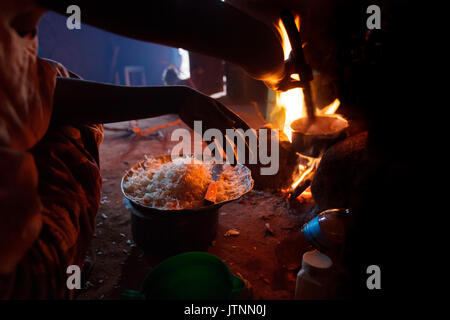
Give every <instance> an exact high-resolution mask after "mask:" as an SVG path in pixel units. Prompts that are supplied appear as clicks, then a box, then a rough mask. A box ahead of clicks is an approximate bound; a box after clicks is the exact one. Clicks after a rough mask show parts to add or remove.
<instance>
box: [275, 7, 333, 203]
mask: <svg viewBox="0 0 450 320" xmlns="http://www.w3.org/2000/svg"><path fill="white" fill-rule="evenodd" d="M295 24H296V26H297V29H300V17H299V16H298V15H296V17H295ZM277 29H278V31H279V33H280V35H281V37H282V45H283V51H284V59H285V60H287V59H288V58H289V55H290V53H291V50H292V48H291V44H290V42H289V38H288V34H287V31H286V29H285V27H284V25H283V23H282V21H281V19H280V20H279V21H278V26H277ZM302 46H304V44H302ZM290 76H291V78H293V79H296V80H300V76H299V74H292V75H290ZM339 105H340V101H339V99H335V100H334V101H333V102H332V103H331V104H329V105H328V106H325V107H323V108H321V109H316V114H317V115H319V116H320V115H331V114H335V113H336V111H337V109H338V108H339ZM304 117H307V110H306V106H305V102H304V96H303V90H302V88H294V89H290V90H287V91H285V92H277V93H276V103H275V107H274V109H273V110H272V112H271V120H272V119H274V122H275V124H276V125H277V126H278V127H279V129H280V130H282V131H283V132H284V134H285V135H286V136H287V138H288V139H289V141H290V142H292V132H293V130H292V128H291V124H292V122H294V121H295V120H297V119H299V118H304ZM299 157H301V161H300V164H299V166H298V170H296V171H295V172H294V173H293V174H294V175H295V177H294V178H293V181H294V182H293V183H292V184H291V186H290V188H289V190H285V191H286V192H292V191H294V190H295V189H296V188H297V187H298V186H299V185H300V183H301V182H302V181H304V180H305V179H306V178H307V177H310V176H311V174H313V173H314V171H315V170H316V168H317V166H318V164H319V162H320V159H321V155H320V156H319V157H317V158H312V157H308V156H305V155H301V154H299ZM304 192H305V193H308V194H307V195H306V196H310V193H309V192H310V191H309V188H308V189H306V190H305V191H304ZM299 196H300V195H299Z"/></svg>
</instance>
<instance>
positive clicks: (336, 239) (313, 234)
mask: <svg viewBox="0 0 450 320" xmlns="http://www.w3.org/2000/svg"><path fill="white" fill-rule="evenodd" d="M349 215H350V210H349V209H328V210H325V211H323V212H321V213H320V214H319V215H317V216H316V217H315V218H314V219H312V220H311V221H309V222H308V223H306V224H305V225H304V226H303V227H302V234H303V235H304V237H305V238H306V240H308V242H309V243H311V245H312V246H313V247H314V248H316V249H318V250H319V251H322V252H324V253H327V254H331V255H333V256H336V255H337V254H338V251H339V249H340V248H341V247H342V245H343V244H344V241H345V236H346V228H347V223H348V218H349Z"/></svg>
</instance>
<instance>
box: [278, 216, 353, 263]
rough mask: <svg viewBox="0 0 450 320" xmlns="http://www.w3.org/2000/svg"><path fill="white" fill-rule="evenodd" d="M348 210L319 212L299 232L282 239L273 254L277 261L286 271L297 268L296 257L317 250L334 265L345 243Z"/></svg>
mask: <svg viewBox="0 0 450 320" xmlns="http://www.w3.org/2000/svg"><path fill="white" fill-rule="evenodd" d="M349 216H350V210H348V209H329V210H325V211H323V212H321V213H320V214H319V215H317V216H316V217H315V218H313V219H312V220H311V221H309V222H308V223H306V224H305V225H304V226H303V227H302V229H301V232H298V233H296V234H294V235H292V236H290V237H287V238H285V239H283V240H282V241H281V242H280V243H279V244H278V246H277V248H276V250H275V252H276V255H277V258H278V261H279V262H280V263H281V264H282V265H283V266H285V267H286V268H287V269H288V270H294V269H296V268H298V266H299V261H298V260H299V259H298V256H299V254H300V256H302V255H303V253H305V252H307V251H310V250H313V249H317V250H319V251H321V252H323V253H326V254H327V255H328V256H330V257H331V258H332V259H334V260H335V261H334V262H335V263H336V262H337V260H339V259H340V255H341V248H342V247H343V246H342V245H343V243H344V241H345V236H346V234H345V233H346V226H347V222H348V218H349Z"/></svg>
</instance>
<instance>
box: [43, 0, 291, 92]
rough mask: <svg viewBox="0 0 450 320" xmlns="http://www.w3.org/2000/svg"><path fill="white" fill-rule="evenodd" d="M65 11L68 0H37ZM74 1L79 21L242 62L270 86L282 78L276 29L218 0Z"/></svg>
mask: <svg viewBox="0 0 450 320" xmlns="http://www.w3.org/2000/svg"><path fill="white" fill-rule="evenodd" d="M39 2H40V3H41V4H42V5H43V6H44V7H46V8H48V9H51V10H55V11H57V12H60V13H62V14H66V9H67V7H68V6H69V5H70V4H72V2H71V1H68V2H67V1H62V0H39ZM101 4H102V2H98V1H87V0H85V1H83V0H81V1H77V5H78V6H79V7H80V9H81V22H82V23H87V24H90V25H93V26H96V27H99V28H102V29H104V30H107V31H110V32H114V33H116V34H120V35H124V36H127V37H131V38H134V39H138V40H144V41H149V42H155V43H159V44H163V45H167V46H172V47H180V48H185V49H187V50H191V51H194V52H198V53H201V54H205V55H209V56H213V57H216V58H220V59H223V60H226V61H228V62H231V63H234V64H236V65H238V66H240V67H242V68H243V69H244V70H245V71H246V72H247V73H248V74H249V75H250V76H252V77H254V78H256V79H258V80H263V81H265V82H266V83H267V84H268V85H269V86H270V85H271V84H272V83H273V84H274V85H275V84H276V83H277V82H279V81H280V80H281V79H282V78H283V77H284V72H285V71H284V57H283V49H282V46H281V44H280V39H279V37H278V35H277V33H276V32H275V30H274V29H273V28H271V27H269V26H268V25H266V24H264V23H263V22H260V21H258V20H256V19H254V18H252V17H250V16H248V15H247V14H245V13H243V12H241V11H239V10H238V9H236V8H234V7H233V6H231V5H228V4H227V3H224V2H221V1H219V0H215V1H213V0H195V1H187V0H163V1H151V6H149V2H148V1H136V0H134V1H133V0H129V1H127V2H126V4H124V3H123V2H115V1H108V4H107V5H101Z"/></svg>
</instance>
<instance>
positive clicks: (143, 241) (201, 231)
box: [121, 156, 253, 257]
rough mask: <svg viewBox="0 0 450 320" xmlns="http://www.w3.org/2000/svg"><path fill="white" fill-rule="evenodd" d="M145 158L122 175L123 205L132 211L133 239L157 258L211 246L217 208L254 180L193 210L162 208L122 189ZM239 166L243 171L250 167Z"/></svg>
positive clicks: (215, 227) (249, 187)
mask: <svg viewBox="0 0 450 320" xmlns="http://www.w3.org/2000/svg"><path fill="white" fill-rule="evenodd" d="M157 159H161V161H163V162H165V161H170V160H171V158H170V156H169V157H168V156H166V157H159V158H157ZM144 162H145V160H143V161H141V162H139V163H137V164H136V165H135V166H133V167H132V168H131V169H130V170H129V171H128V172H127V173H126V174H125V175H124V176H123V177H122V182H121V189H122V193H123V195H124V204H125V207H126V208H127V209H128V210H129V211H130V212H131V228H132V234H133V240H134V242H136V244H137V245H138V246H139V247H140V248H141V249H143V250H144V251H149V252H151V253H152V254H154V255H157V256H159V257H168V256H172V255H175V254H178V253H182V252H188V251H205V250H207V249H208V247H209V246H210V245H211V242H212V240H214V238H215V236H216V233H217V226H218V221H219V214H218V213H219V208H220V207H221V206H223V205H224V204H226V203H228V202H231V201H234V200H237V199H239V198H240V197H241V196H243V195H244V194H246V193H248V192H249V191H250V190H251V189H252V188H253V179H251V178H250V179H244V180H243V183H246V185H247V188H246V191H245V192H244V193H243V194H241V195H240V196H239V197H237V198H235V199H229V200H227V201H223V202H219V203H215V204H210V205H205V206H203V207H200V208H195V209H180V210H164V209H160V208H154V207H150V206H146V205H143V204H141V203H139V202H137V201H135V200H133V199H132V198H131V197H129V196H128V195H127V194H126V192H125V191H124V188H123V184H124V180H125V179H126V178H127V177H128V176H129V175H130V174H132V170H133V169H136V168H137V167H138V166H142V165H143V163H144ZM238 165H239V166H241V167H242V168H243V169H244V171H245V172H246V173H250V170H249V169H248V168H247V167H245V166H242V165H240V164H238Z"/></svg>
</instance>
